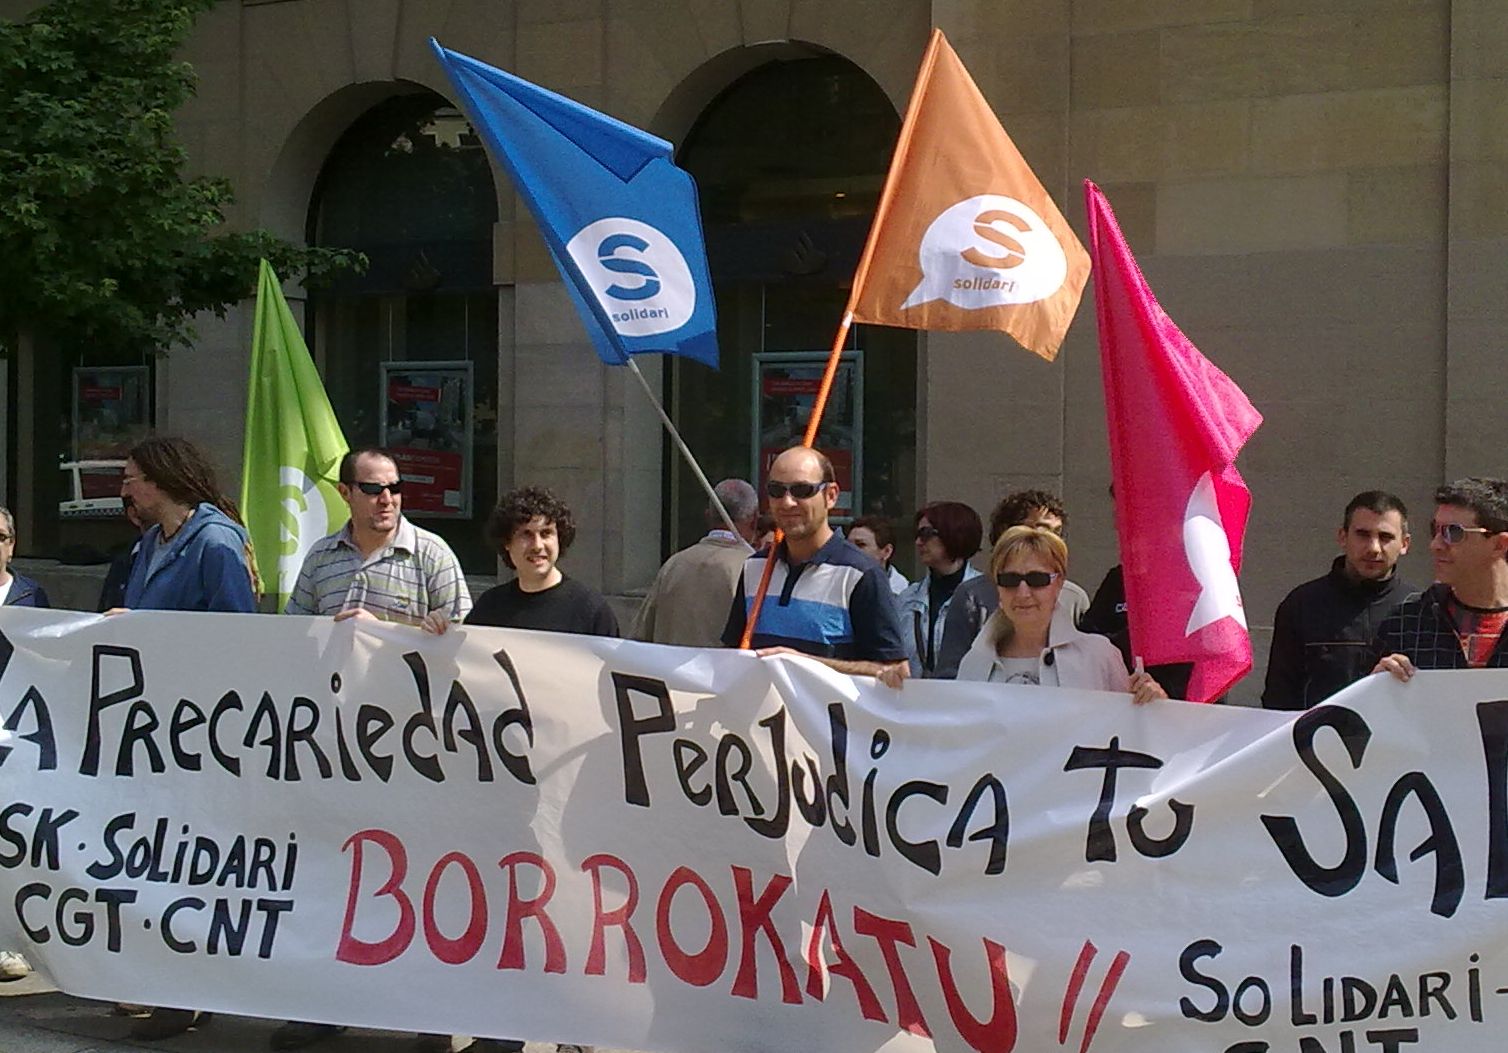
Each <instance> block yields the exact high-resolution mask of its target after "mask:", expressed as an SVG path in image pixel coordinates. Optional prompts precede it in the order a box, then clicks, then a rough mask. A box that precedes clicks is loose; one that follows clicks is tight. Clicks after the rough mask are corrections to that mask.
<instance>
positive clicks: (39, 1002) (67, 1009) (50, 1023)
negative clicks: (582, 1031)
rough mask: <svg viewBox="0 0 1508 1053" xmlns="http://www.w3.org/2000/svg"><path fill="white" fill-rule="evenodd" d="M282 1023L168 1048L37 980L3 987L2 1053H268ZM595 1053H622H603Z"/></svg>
mask: <svg viewBox="0 0 1508 1053" xmlns="http://www.w3.org/2000/svg"><path fill="white" fill-rule="evenodd" d="M277 1025H278V1021H275V1020H257V1019H253V1018H251V1017H244V1016H227V1015H224V1014H217V1015H216V1016H215V1018H214V1020H213V1022H211V1023H210V1024H209V1025H208V1026H206V1027H203V1028H199V1029H196V1030H194V1031H190V1032H189V1033H188V1034H186V1035H182V1036H180V1037H178V1038H173V1039H168V1040H167V1041H164V1042H134V1041H131V1040H130V1039H129V1038H127V1037H126V1034H127V1032H128V1031H129V1030H130V1028H131V1021H130V1020H129V1019H127V1018H126V1017H123V1016H116V1015H114V1014H113V1013H112V1012H111V1007H110V1006H109V1005H108V1004H106V1003H104V1002H92V1001H88V1000H87V999H83V998H74V997H73V996H71V995H65V994H61V993H59V992H58V991H56V990H54V989H53V988H52V987H50V986H48V985H47V984H45V983H44V982H42V981H41V980H39V979H38V978H37V977H36V976H28V977H26V978H25V979H22V980H15V981H11V982H8V983H0V1053H141V1051H142V1050H146V1049H153V1050H163V1051H167V1053H267V1050H268V1046H267V1036H268V1035H270V1034H271V1033H272V1029H273V1028H275V1027H277ZM412 1041H413V1036H411V1035H400V1034H394V1033H393V1032H391V1031H367V1030H363V1029H360V1028H352V1029H351V1030H349V1031H347V1032H346V1033H345V1034H343V1035H340V1036H338V1037H336V1038H332V1039H330V1040H329V1041H326V1042H321V1043H319V1044H317V1045H313V1046H309V1047H307V1048H308V1049H309V1051H310V1053H412V1049H413V1046H412ZM526 1051H527V1053H555V1047H554V1045H552V1044H549V1043H541V1042H530V1043H529V1044H528V1046H527V1047H526ZM597 1053H623V1051H618V1050H608V1049H601V1048H599V1049H598V1050H597Z"/></svg>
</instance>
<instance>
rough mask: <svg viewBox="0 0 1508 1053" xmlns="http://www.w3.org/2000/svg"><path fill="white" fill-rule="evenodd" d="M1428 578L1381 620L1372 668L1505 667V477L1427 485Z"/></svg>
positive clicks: (1403, 672)
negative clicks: (1431, 572)
mask: <svg viewBox="0 0 1508 1053" xmlns="http://www.w3.org/2000/svg"><path fill="white" fill-rule="evenodd" d="M1435 506H1436V507H1435V518H1434V521H1433V522H1432V523H1430V543H1429V551H1430V556H1431V558H1432V560H1433V562H1434V569H1435V583H1434V584H1433V585H1431V586H1430V587H1429V588H1427V589H1425V590H1424V591H1423V592H1420V593H1416V594H1415V595H1413V596H1410V597H1409V598H1408V599H1407V600H1405V601H1404V602H1403V604H1402V605H1401V606H1399V608H1398V609H1397V610H1396V611H1394V612H1393V613H1392V614H1391V615H1389V616H1388V617H1387V618H1386V619H1384V620H1383V622H1382V625H1381V626H1380V627H1379V629H1378V632H1377V640H1376V642H1375V644H1374V645H1373V649H1374V651H1375V652H1376V654H1377V655H1378V660H1377V665H1376V666H1375V667H1374V668H1373V670H1372V671H1373V672H1374V673H1377V672H1386V673H1391V674H1392V675H1393V676H1396V677H1397V678H1398V679H1399V680H1408V679H1409V678H1410V677H1412V676H1413V675H1414V672H1415V671H1416V670H1419V669H1501V668H1508V642H1505V640H1504V635H1505V634H1504V629H1505V628H1508V482H1505V481H1504V480H1502V479H1488V478H1481V477H1472V478H1467V479H1459V480H1457V481H1456V482H1454V483H1451V484H1450V485H1448V486H1442V487H1440V488H1439V489H1438V490H1436V491H1435Z"/></svg>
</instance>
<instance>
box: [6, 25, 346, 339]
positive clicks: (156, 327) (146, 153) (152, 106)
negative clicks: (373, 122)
mask: <svg viewBox="0 0 1508 1053" xmlns="http://www.w3.org/2000/svg"><path fill="white" fill-rule="evenodd" d="M213 3H214V0H51V2H50V3H46V4H44V5H42V6H41V7H39V8H38V9H36V10H35V11H34V12H33V13H32V14H31V15H30V16H29V17H28V18H27V19H26V20H25V21H19V22H11V21H0V128H4V129H5V130H6V134H5V136H4V137H3V141H0V245H4V246H5V251H4V252H3V253H0V289H3V290H4V294H3V296H0V332H5V331H7V330H10V329H13V328H19V327H22V326H25V327H27V328H30V329H35V330H39V331H44V332H47V333H49V334H50V335H51V336H52V337H53V338H55V339H57V340H60V341H64V342H67V343H85V344H88V345H92V346H95V347H101V348H117V349H121V350H128V351H142V350H166V349H168V348H171V347H173V346H175V345H184V344H187V343H189V342H190V341H191V340H192V338H193V329H192V327H191V325H190V319H191V318H192V316H193V315H195V314H197V313H199V312H201V311H214V312H216V313H217V314H223V313H224V312H225V309H226V308H227V307H228V306H230V305H231V304H233V303H236V302H237V301H239V300H242V299H244V298H245V297H247V296H248V295H250V293H251V291H252V289H253V288H254V286H255V284H256V280H257V260H258V259H259V258H261V257H263V256H265V257H267V258H268V259H269V260H271V261H272V263H273V265H274V266H275V267H276V268H277V271H278V273H279V274H281V275H283V276H285V277H297V276H299V275H307V276H308V277H309V279H313V280H315V281H316V282H317V281H318V280H319V279H320V278H321V277H327V276H332V275H334V274H335V273H338V272H340V271H343V270H346V269H347V268H360V267H364V266H365V259H364V258H363V257H362V256H360V254H358V253H351V252H344V251H339V250H329V249H316V248H309V247H306V246H302V245H294V244H290V243H287V242H284V241H282V240H281V239H278V238H276V237H274V236H273V235H271V234H270V233H268V232H266V231H253V232H242V233H234V232H226V231H225V230H224V229H223V228H224V222H225V210H226V209H227V208H228V207H229V206H230V205H231V204H232V202H233V196H232V192H231V188H230V184H229V182H227V181H226V180H224V179H212V178H203V177H201V178H196V179H185V178H184V177H183V167H184V164H185V160H186V154H185V152H184V150H183V148H182V146H180V145H179V144H178V142H177V141H176V139H175V138H174V134H173V123H172V115H173V113H174V112H175V111H176V110H177V109H178V107H180V106H181V105H182V104H183V103H184V102H185V101H187V100H188V99H189V97H190V96H191V95H192V94H193V91H194V81H195V78H194V73H193V69H192V68H191V67H190V66H189V65H188V64H187V63H185V62H182V61H181V60H180V59H179V58H178V55H179V53H180V52H181V50H182V48H183V45H184V42H185V41H186V39H187V37H188V34H189V31H190V30H191V29H192V27H193V23H194V19H195V18H196V17H197V16H198V15H199V14H200V13H201V12H203V11H206V10H208V9H209V8H210V7H211V6H212V5H213ZM306 280H308V279H306Z"/></svg>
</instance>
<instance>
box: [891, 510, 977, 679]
mask: <svg viewBox="0 0 1508 1053" xmlns="http://www.w3.org/2000/svg"><path fill="white" fill-rule="evenodd" d="M983 537H984V524H983V523H982V522H980V520H979V513H978V512H975V511H974V510H973V509H972V508H970V507H969V506H968V505H965V504H960V503H959V502H957V501H934V502H933V503H932V504H930V505H926V506H924V507H923V508H922V509H920V510H919V511H918V512H917V513H916V560H917V562H918V563H920V564H921V565H922V566H924V567H926V568H927V573H926V574H924V575H923V576H922V578H921V580H919V581H914V582H912V583H911V584H910V585H908V586H907V587H906V588H905V589H904V590H903V591H902V592H901V594H900V595H899V596H897V597H896V606H897V607H898V608H899V609H900V614H901V634H902V636H903V637H904V638H905V641H906V656H907V658H908V659H910V661H911V675H912V676H919V677H926V678H932V677H936V676H938V675H939V674H938V672H937V656H938V650H939V648H940V647H941V646H942V638H943V625H944V623H945V621H946V619H947V615H948V607H949V606H950V605H951V604H952V602H953V594H954V593H955V592H956V591H957V590H958V586H960V585H962V584H963V583H964V582H966V581H968V580H970V579H972V578H977V577H979V571H977V570H975V569H974V568H973V567H972V566H970V565H969V557H970V556H972V555H973V554H974V553H976V552H978V551H979V542H980V540H981V539H982V538H983Z"/></svg>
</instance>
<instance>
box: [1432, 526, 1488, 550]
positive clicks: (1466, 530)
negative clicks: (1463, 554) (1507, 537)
mask: <svg viewBox="0 0 1508 1053" xmlns="http://www.w3.org/2000/svg"><path fill="white" fill-rule="evenodd" d="M1429 533H1430V537H1437V538H1439V539H1440V540H1441V541H1444V542H1445V543H1446V544H1447V545H1459V544H1460V543H1461V542H1463V541H1465V540H1466V535H1467V534H1496V533H1498V531H1496V530H1488V529H1487V528H1486V527H1469V526H1462V525H1461V524H1460V523H1431V524H1430V525H1429Z"/></svg>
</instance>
